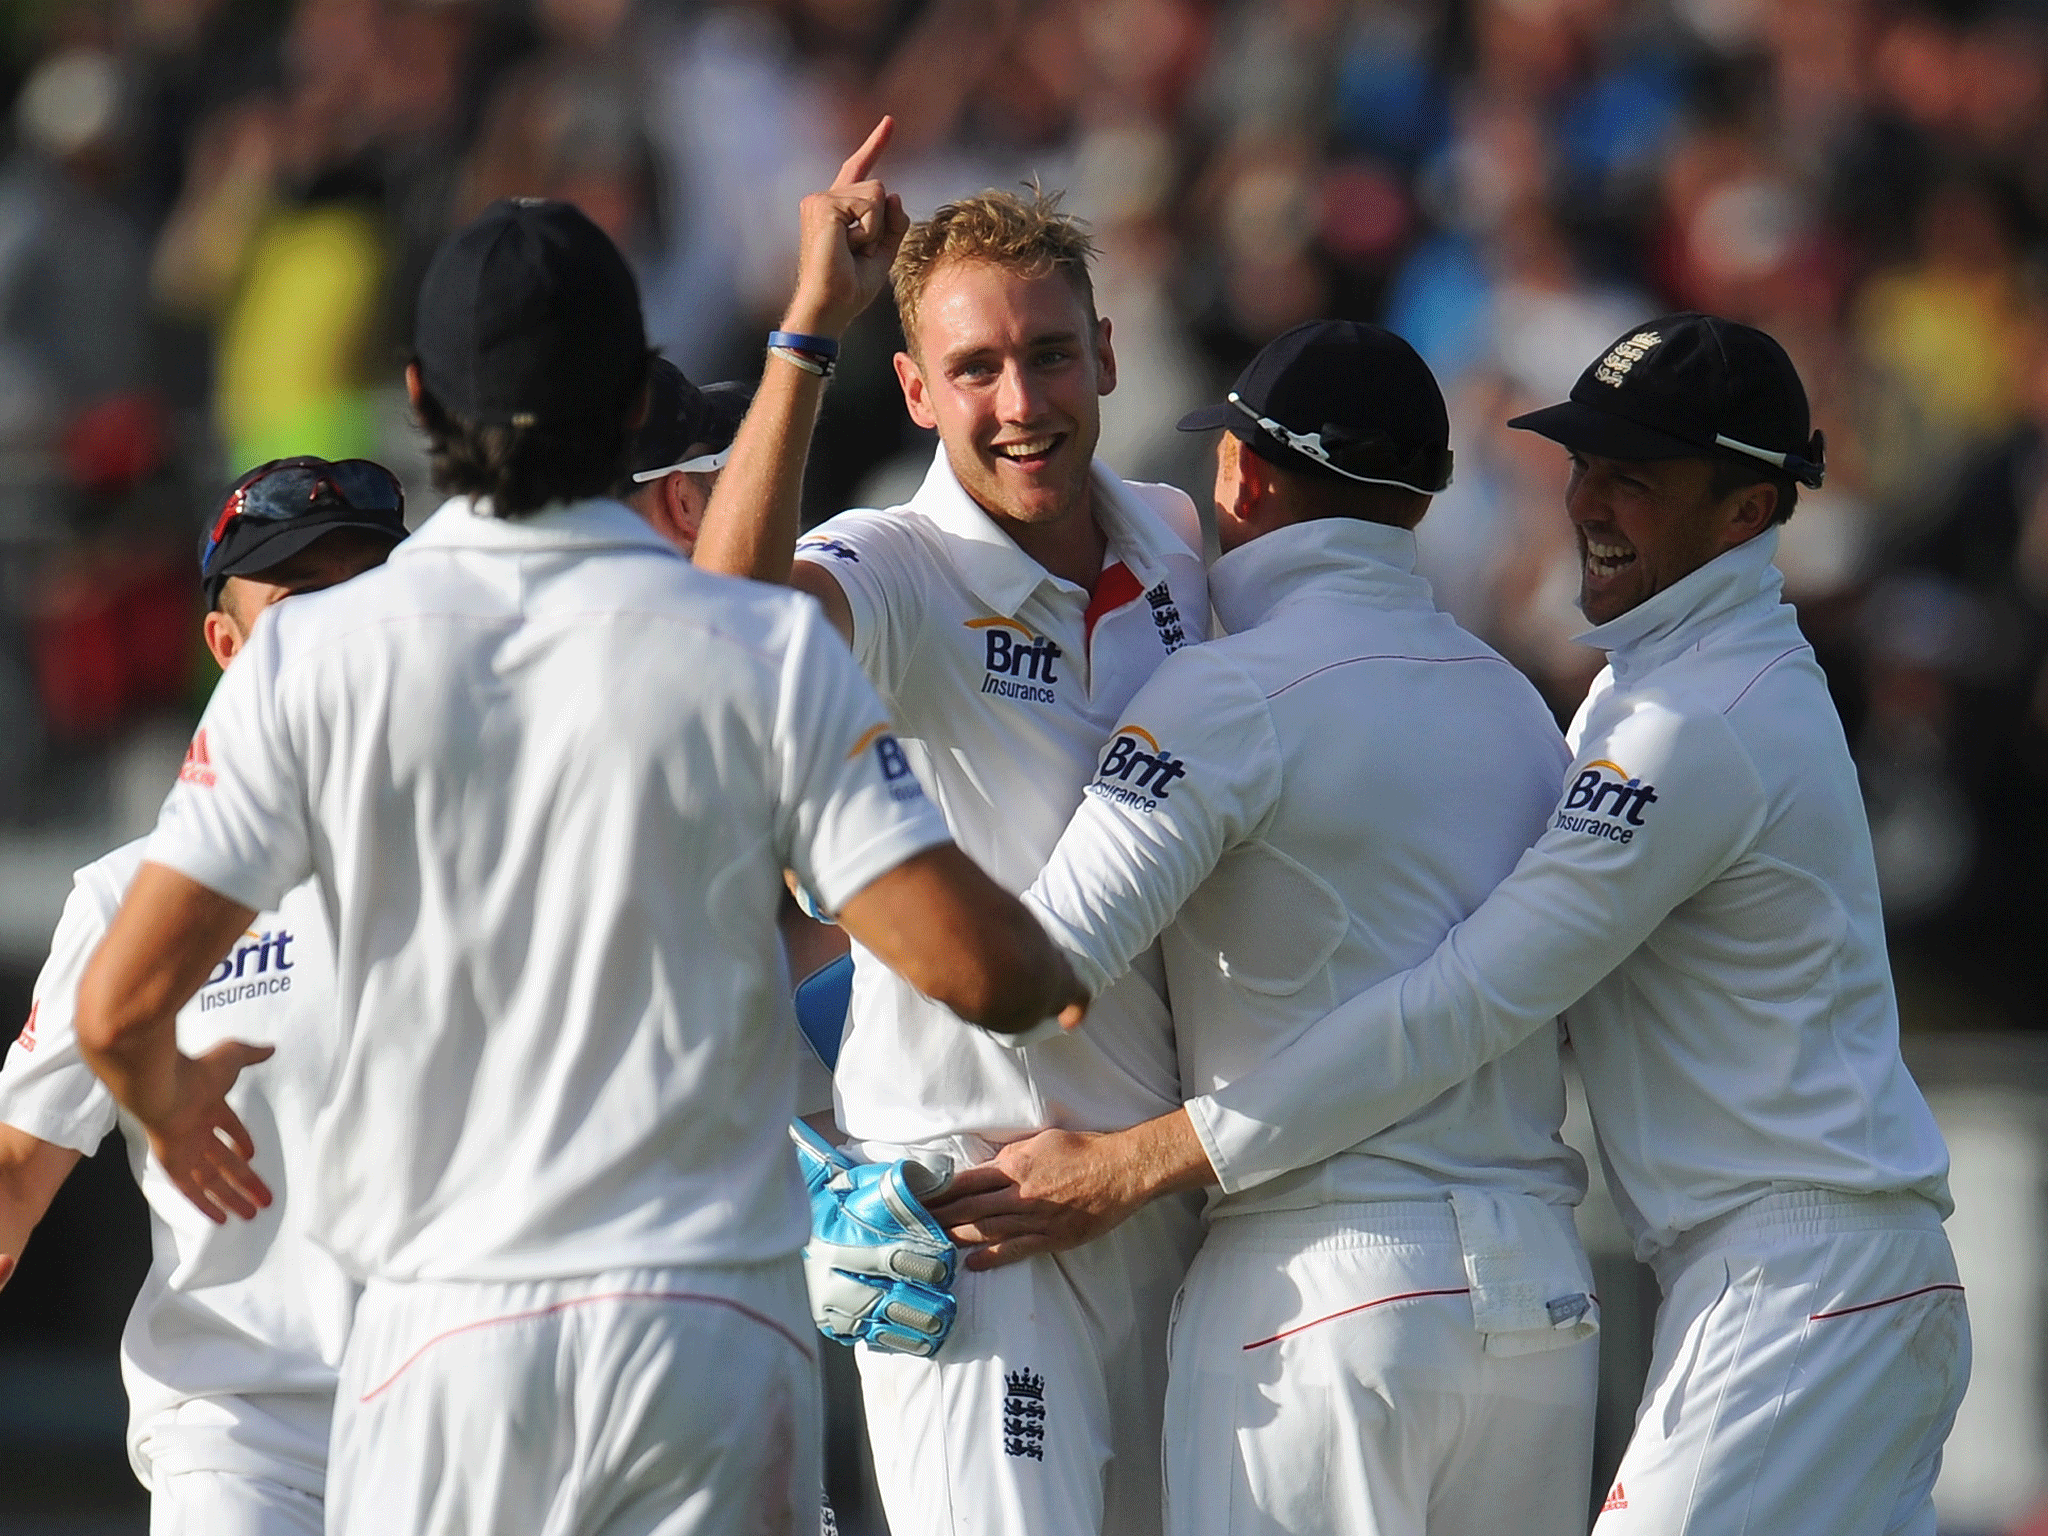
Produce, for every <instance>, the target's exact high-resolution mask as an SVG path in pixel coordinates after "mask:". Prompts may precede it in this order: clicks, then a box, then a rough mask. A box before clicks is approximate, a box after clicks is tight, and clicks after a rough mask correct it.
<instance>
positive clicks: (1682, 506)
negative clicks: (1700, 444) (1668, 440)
mask: <svg viewBox="0 0 2048 1536" xmlns="http://www.w3.org/2000/svg"><path fill="white" fill-rule="evenodd" d="M1713 477H1714V466H1713V464H1712V463H1711V462H1709V461H1708V460H1706V459H1603V458H1601V457H1600V456H1599V455H1597V454H1591V453H1574V454H1573V455H1572V477H1571V482H1570V484H1569V485H1567V486H1566V488H1565V493H1564V501H1565V510H1566V511H1567V512H1568V513H1569V514H1570V515H1571V520H1572V528H1573V531H1574V532H1575V533H1576V534H1577V535H1578V543H1579V607H1580V609H1581V610H1582V611H1583V612H1584V613H1585V615H1586V617H1587V618H1589V619H1591V620H1592V621H1593V622H1594V623H1595V624H1604V623H1606V622H1607V621H1608V620H1609V619H1615V618H1619V617H1620V616H1621V615H1622V614H1624V613H1627V612H1628V611H1629V610H1630V609H1631V608H1634V607H1636V606H1637V605H1638V604H1640V603H1642V602H1644V601H1645V600H1647V599H1649V598H1651V597H1654V596H1655V595H1656V594H1657V593H1659V592H1662V591H1663V590H1664V589H1665V588H1666V587H1668V586H1670V585H1671V584H1672V583H1673V582H1675V581H1679V580H1681V579H1682V578H1684V577H1686V576H1689V575H1691V574H1692V573H1693V572H1694V571H1696V570H1698V569H1699V568H1700V567H1701V566H1703V565H1705V564H1706V563H1707V562H1708V561H1709V560H1712V559H1714V558H1715V557H1716V556H1719V555H1722V554H1725V553H1727V552H1728V551H1729V550H1731V549H1733V548H1735V546H1736V545H1738V544H1741V543H1744V542H1746V541H1747V540H1748V539H1750V538H1751V537H1753V536H1754V535H1755V534H1757V533H1758V532H1760V531H1761V530H1762V528H1764V527H1765V526H1768V523H1769V516H1768V510H1769V509H1768V507H1767V506H1766V507H1765V508H1764V515H1763V516H1761V517H1759V516H1758V515H1757V513H1756V509H1755V502H1756V500H1757V498H1758V497H1759V496H1766V497H1768V496H1772V495H1774V493H1773V492H1771V491H1770V490H1769V488H1768V487H1759V486H1747V487H1744V488H1742V489H1740V490H1736V491H1732V492H1730V493H1729V494H1728V495H1726V496H1722V497H1716V496H1714V495H1713V494H1712V487H1713ZM1745 504H1747V505H1745Z"/></svg>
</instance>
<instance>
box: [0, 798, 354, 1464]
mask: <svg viewBox="0 0 2048 1536" xmlns="http://www.w3.org/2000/svg"><path fill="white" fill-rule="evenodd" d="M142 849H143V839H141V838H137V839H136V840H135V841H134V842H132V843H129V844H128V845H127V846H126V847H123V848H118V849H116V850H115V851H114V852H112V853H110V854H108V855H107V856H106V857H105V858H103V859H100V860H98V861H97V862H95V863H92V864H88V865H86V866H85V868H83V869H81V870H79V871H78V873H77V875H76V876H75V877H74V883H73V886H72V891H71V897H70V899H69V900H68V901H66V902H65V904H64V915H63V916H62V917H61V918H60V919H59V920H58V923H57V932H56V934H55V936H54V937H53V938H52V940H51V942H50V958H49V959H48V960H47V961H46V962H45V963H44V965H43V970H42V974H41V975H40V976H39V977H38V978H37V980H36V989H35V1005H34V1009H33V1011H32V1012H31V1013H30V1015H29V1024H28V1027H27V1028H25V1029H24V1030H23V1031H22V1033H21V1036H20V1038H19V1039H17V1040H16V1041H15V1043H14V1045H13V1047H12V1048H11V1049H10V1050H9V1051H8V1053H7V1057H6V1062H5V1065H4V1066H0V1122H4V1123H6V1124H8V1125H11V1126H13V1127H14V1128H15V1129H16V1130H20V1131H25V1132H27V1133H28V1134H29V1135H31V1136H35V1137H37V1138H39V1139H41V1140H43V1141H46V1142H50V1143H52V1144H53V1145H56V1146H60V1147H70V1148H72V1149H73V1150H74V1151H78V1152H84V1153H91V1152H92V1151H93V1149H94V1148H96V1147H97V1146H98V1145H99V1144H100V1142H101V1141H102V1140H103V1139H104V1138H105V1137H106V1134H107V1133H108V1132H109V1131H110V1130H112V1129H114V1127H115V1125H116V1124H117V1123H118V1124H119V1126H120V1128H121V1131H122V1133H123V1136H124V1138H125V1139H126V1141H127V1146H128V1164H129V1167H130V1169H131V1170H132V1171H133V1172H134V1174H135V1181H136V1183H137V1184H138V1185H139V1186H140V1187H141V1189H142V1193H143V1196H144V1198H145V1199H146V1200H147V1201H148V1202H149V1212H150V1245H151V1260H150V1267H149V1274H148V1276H147V1277H146V1278H145V1279H144V1280H143V1282H142V1290H141V1292H140V1293H139V1294H138V1295H137V1296H136V1298H135V1306H134V1308H133V1309H132V1310H131V1311H130V1312H129V1314H128V1325H127V1327H126V1329H125V1330H124V1331H123V1333H122V1335H121V1374H122V1376H123V1378H124V1379H125V1381H126V1383H127V1387H128V1408H129V1413H128V1447H129V1456H130V1459H131V1460H132V1461H133V1463H134V1465H135V1470H136V1474H137V1476H139V1477H141V1478H142V1480H143V1481H144V1482H145V1483H148V1482H149V1480H150V1474H151V1471H152V1470H153V1469H157V1470H165V1471H173V1472H175V1471H182V1470H197V1469H199V1468H201V1467H203V1468H205V1469H206V1470H211V1471H222V1472H243V1473H249V1474H253V1475H261V1476H264V1477H268V1478H271V1479H273V1480H277V1481H283V1482H286V1483H288V1484H290V1485H292V1486H294V1487H299V1488H303V1489H304V1490H305V1491H307V1492H309V1493H319V1492H320V1491H321V1489H322V1488H323V1486H324V1484H325V1475H326V1466H327V1418H328V1414H329V1412H330V1411H331V1409H332V1405H333V1400H334V1382H335V1373H336V1370H337V1369H338V1367H339V1365H340V1361H341V1351H342V1346H343V1345H344V1344H346V1343H347V1341H348V1328H349V1319H350V1317H351V1315H352V1314H353V1312H354V1310H355V1298H356V1286H355V1283H354V1282H353V1281H352V1280H350V1279H349V1278H348V1276H346V1275H345V1274H343V1273H342V1270H341V1267H340V1266H339V1265H338V1264H336V1263H335V1261H334V1257H333V1255H331V1254H330V1253H328V1252H327V1251H326V1249H324V1248H322V1247H321V1246H320V1245H319V1244H318V1243H316V1242H314V1241H313V1237H312V1233H311V1230H310V1229H309V1227H308V1225H307V1221H306V1213H305V1209H304V1207H303V1205H302V1204H301V1203H300V1202H299V1201H297V1200H294V1199H289V1198H281V1199H279V1200H278V1201H277V1202H276V1203H275V1204H273V1205H272V1206H271V1207H270V1208H269V1209H268V1210H265V1211H263V1212H261V1213H260V1214H259V1215H258V1216H257V1217H256V1219H255V1220H253V1221H230V1222H228V1223H227V1224H226V1225H225V1226H216V1225H214V1224H213V1223H212V1222H211V1221H208V1220H207V1219H206V1218H205V1217H204V1216H202V1215H201V1214H200V1213H199V1211H198V1209H197V1208H196V1207H195V1206H193V1204H192V1203H191V1202H190V1201H188V1200H187V1199H186V1198H185V1197H184V1196H183V1195H182V1194H180V1193H179V1192H178V1189H177V1187H176V1186H175V1185H174V1184H172V1183H171V1181H170V1179H169V1177H168V1176H167V1175H166V1174H165V1173H164V1171H163V1168H162V1166H161V1165H160V1164H158V1163H157V1162H156V1161H155V1159H153V1158H152V1157H151V1156H150V1155H149V1140H148V1137H147V1136H146V1135H145V1134H144V1133H143V1131H142V1128H141V1127H140V1126H138V1125H137V1124H136V1123H135V1122H134V1121H133V1120H131V1119H130V1118H129V1117H128V1116H127V1115H125V1114H122V1113H120V1111H119V1108H118V1106H117V1105H116V1104H115V1103H114V1098H113V1095H112V1094H110V1093H108V1092H107V1089H106V1086H105V1085H104V1084H103V1083H101V1082H100V1080H99V1079H98V1078H96V1077H94V1076H93V1074H92V1070H91V1068H89V1067H87V1066H86V1064H85V1062H84V1060H83V1058H81V1057H80V1055H79V1054H78V1035H77V1031H76V1028H75V1014H76V1009H77V999H78V981H79V977H80V976H81V975H82V974H83V973H84V971H85V966H86V962H87V961H88V960H90V959H91V958H92V953H93V951H94V950H95V949H97V948H98V947H99V942H100V939H101V937H102V936H103V935H104V934H105V933H106V930H107V924H108V923H109V922H110V921H111V920H112V918H113V915H114V911H115V909H116V908H117V907H119V906H120V904H121V897H122V896H123V894H124V893H125V892H126V891H127V889H128V885H129V882H130V881H131V880H133V879H134V877H135V871H136V869H137V868H139V867H140V865H141V863H142ZM177 1031H178V1048H179V1049H180V1050H182V1051H183V1052H185V1053H186V1054H187V1055H189V1056H197V1055H200V1054H203V1053H204V1052H206V1051H209V1050H211V1049H212V1048H213V1047H214V1046H216V1045H219V1044H220V1043H221V1042H222V1041H224V1040H241V1041H245V1042H247V1043H248V1044H251V1045H269V1046H273V1047H275V1048H276V1054H275V1055H273V1056H272V1057H271V1058H270V1059H269V1060H268V1061H265V1062H261V1063H259V1064H258V1065H256V1066H253V1067H250V1068H248V1069H247V1070H246V1071H244V1072H243V1073H242V1075H241V1077H240V1078H239V1079H238V1080H237V1081H236V1083H235V1086H234V1088H233V1089H232V1090H230V1092H229V1094H228V1102H229V1104H230V1105H231V1106H232V1107H233V1108H234V1111H235V1113H236V1114H237V1115H239V1116H240V1117H241V1120H242V1123H243V1125H245V1126H247V1127H248V1130H249V1134H250V1136H251V1137H253V1138H254V1139H255V1142H256V1162H257V1165H258V1166H259V1167H261V1168H262V1170H263V1172H264V1174H265V1176H266V1178H268V1179H269V1180H270V1182H271V1185H272V1188H273V1189H274V1190H275V1191H277V1192H278V1193H279V1194H280V1195H289V1194H290V1193H291V1192H292V1191H294V1190H297V1189H299V1188H301V1187H302V1186H303V1184H304V1183H305V1181H306V1180H307V1179H308V1178H309V1177H310V1174H311V1169H310V1166H309V1164H310V1160H311V1155H312V1146H311V1126H312V1121H313V1116H314V1114H315V1112H316V1111H317V1110H318V1108H319V1106H320V1104H321V1102H322V1100H323V1099H324V1098H325V1096H326V1093H327V1083H328V1079H329V1077H330V1075H331V1074H332V1072H333V1067H334V1059H335V1047H336V1044H337V1037H338V1034H339V1030H338V1021H337V1018H336V1014H335V1005H334V961H333V948H332V945H331V943H330V941H329V939H328V935H327V919H326V915H325V913H324V912H323V911H322V910H321V906H320V899H319V893H318V892H317V891H315V890H314V889H313V887H312V886H310V885H301V886H298V887H296V888H294V889H293V890H292V891H291V892H289V893H288V894H287V895H286V896H285V898H284V900H283V901H281V902H279V903H278V904H277V908H276V910H274V911H269V912H265V913H263V914H261V915H260V916H259V917H257V919H256V920H255V922H254V923H252V924H251V925H250V928H249V932H248V933H247V934H246V935H245V936H244V937H243V939H242V940H241V941H239V942H238V943H237V944H236V945H235V947H234V949H233V950H231V951H230V952H229V954H228V957H227V958H226V959H225V960H223V961H222V962H221V963H220V965H219V966H217V967H216V968H215V970H214V972H213V974H212V975H211V976H209V977H208V978H207V980H206V983H205V985H203V986H202V987H200V989H199V991H198V993H197V994H196V995H195V996H194V997H193V998H192V1000H191V1001H190V1002H189V1003H187V1004H186V1005H185V1007H184V1008H183V1009H181V1010H180V1011H179V1013H178V1023H177ZM251 1396H263V1397H265V1398H267V1399H269V1402H268V1411H263V1412H237V1411H236V1405H235V1404H233V1403H231V1402H229V1401H228V1400H230V1399H241V1398H246V1397H251ZM280 1400H291V1401H280ZM181 1410H184V1411H183V1412H182V1414H181V1412H180V1411H181ZM179 1418H182V1420H183V1421H184V1422H183V1423H182V1424H176V1425H174V1420H176V1419H179ZM195 1431H196V1432H195Z"/></svg>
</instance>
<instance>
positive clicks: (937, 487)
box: [908, 443, 1189, 619]
mask: <svg viewBox="0 0 2048 1536" xmlns="http://www.w3.org/2000/svg"><path fill="white" fill-rule="evenodd" d="M1090 474H1091V476H1092V477H1093V489H1094V498H1093V501H1094V512H1095V520H1096V522H1097V524H1099V525H1100V527H1101V528H1102V531H1103V534H1104V535H1105V536H1106V537H1107V538H1108V540H1109V546H1110V550H1111V552H1112V553H1113V554H1114V556H1115V557H1116V558H1117V559H1119V560H1122V561H1123V562H1124V564H1125V565H1126V566H1128V567H1129V568H1130V572H1131V574H1132V575H1133V576H1135V577H1137V578H1138V582H1139V585H1140V586H1141V587H1151V586H1153V585H1154V584H1155V583H1157V582H1159V581H1161V580H1163V579H1164V578H1165V576H1166V560H1167V557H1168V556H1169V555H1170V554H1172V553H1173V552H1174V551H1175V550H1176V549H1177V550H1179V551H1180V552H1181V553H1182V554H1187V553H1189V550H1188V547H1187V546H1186V545H1185V544H1183V543H1182V542H1181V541H1180V539H1179V537H1178V536H1177V535H1176V534H1175V533H1174V532H1173V530H1172V529H1170V528H1168V527H1167V526H1166V524H1165V520H1164V519H1162V518H1161V517H1159V515H1158V514H1157V513H1155V512H1153V511H1152V509H1151V508H1150V507H1147V506H1146V505H1145V504H1144V503H1143V502H1141V501H1140V500H1139V499H1138V498H1137V497H1136V496H1134V495H1133V494H1132V493H1131V491H1130V488H1129V487H1127V486H1126V485H1125V484H1124V483H1123V481H1121V480H1119V479H1118V478H1117V477H1116V475H1115V474H1114V473H1112V472H1111V471H1110V469H1109V468H1108V466H1107V465H1105V464H1104V463H1103V462H1102V461H1101V460H1100V459H1097V460H1096V461H1095V463H1094V465H1093V466H1092V468H1091V469H1090ZM908 504H909V505H910V506H911V507H914V508H915V509H916V510H917V511H919V512H920V513H922V514H923V515H924V516H925V517H926V518H928V519H929V520H930V521H931V522H932V523H934V524H935V525H937V527H938V528H939V530H940V531H941V532H942V533H944V534H946V535H947V536H948V538H949V539H951V540H952V541H953V550H952V555H953V565H954V569H956V570H957V571H959V573H960V576H961V579H962V580H963V581H965V582H966V583H967V586H968V590H970V591H971V592H973V593H974V595H975V596H976V597H977V598H979V599H980V600H981V602H982V603H983V604H985V605H986V606H987V607H988V608H990V609H992V610H993V611H994V612H996V613H999V614H1001V615H1003V616H1004V617H1005V618H1012V619H1013V618H1015V617H1016V616H1017V613H1018V610H1019V609H1021V608H1022V607H1023V606H1024V604H1025V603H1026V602H1028V601H1029V600H1030V597H1031V594H1032V593H1034V592H1036V591H1037V590H1038V588H1039V584H1040V583H1042V582H1050V583H1052V585H1053V586H1055V587H1057V588H1059V589H1060V590H1061V591H1063V592H1070V593H1078V592H1080V591H1081V588H1080V587H1078V586H1076V585H1075V584H1074V583H1073V582H1071V581H1068V580H1066V579H1065V578H1064V577H1061V576H1055V575H1053V574H1052V572H1050V571H1048V570H1047V569H1046V568H1045V567H1044V566H1042V565H1040V564H1039V563H1038V562H1037V561H1036V560H1034V559H1032V558H1031V556H1029V555H1027V554H1025V553H1024V551H1023V550H1021V549H1019V548H1018V547H1017V541H1016V540H1014V539H1012V538H1011V537H1010V536H1009V535H1008V534H1007V533H1005V532H1003V530H1002V529H1001V528H999V527H997V526H996V523H995V519H993V518H992V517H990V516H989V515H988V513H987V511H986V510H984V509H983V507H982V505H981V503H979V502H978V501H976V500H975V499H974V498H973V497H972V496H970V495H968V494H967V492H966V490H965V489H964V488H963V487H962V486H961V484H960V482H959V480H958V479H956V478H955V477H954V474H953V466H952V464H951V463H950V462H949V461H948V460H947V458H946V448H945V445H944V444H943V443H941V444H940V445H939V449H938V451H937V453H935V454H934V455H933V457H932V467H931V469H930V470H929V471H928V472H927V473H926V475H925V477H924V483H923V484H922V485H920V486H919V487H918V488H917V494H916V495H915V496H913V497H911V498H910V501H909V503H908Z"/></svg>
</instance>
